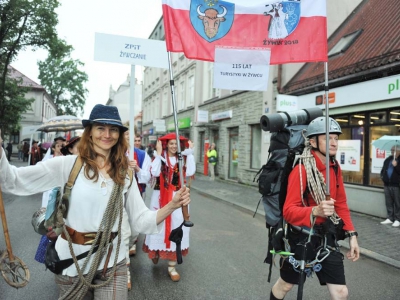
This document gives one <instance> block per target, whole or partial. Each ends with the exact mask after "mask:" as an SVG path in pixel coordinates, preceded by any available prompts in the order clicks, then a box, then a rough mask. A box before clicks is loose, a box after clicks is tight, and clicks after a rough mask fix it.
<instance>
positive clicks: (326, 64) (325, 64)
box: [324, 62, 331, 200]
mask: <svg viewBox="0 0 400 300" xmlns="http://www.w3.org/2000/svg"><path fill="white" fill-rule="evenodd" d="M324 69H325V121H326V123H325V129H326V132H325V136H326V155H325V166H326V170H329V159H330V157H329V127H330V122H329V98H328V96H329V82H328V62H325V63H324ZM325 182H326V191H325V199H326V200H330V199H331V194H330V176H329V172H328V171H327V172H326V178H325Z"/></svg>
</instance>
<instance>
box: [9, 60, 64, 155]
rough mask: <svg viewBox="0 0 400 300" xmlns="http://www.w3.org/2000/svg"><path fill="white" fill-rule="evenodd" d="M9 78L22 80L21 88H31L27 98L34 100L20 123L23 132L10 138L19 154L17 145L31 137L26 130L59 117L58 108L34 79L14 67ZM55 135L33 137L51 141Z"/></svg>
mask: <svg viewBox="0 0 400 300" xmlns="http://www.w3.org/2000/svg"><path fill="white" fill-rule="evenodd" d="M9 76H10V77H12V78H15V79H18V80H21V83H20V86H21V87H26V88H29V90H28V92H27V93H26V95H25V98H27V99H34V101H33V103H32V104H31V107H30V108H29V109H28V111H27V112H25V113H24V114H22V120H21V123H20V125H21V130H20V131H19V132H16V133H14V134H13V135H11V136H10V141H11V142H12V144H13V153H17V145H18V144H19V143H20V141H22V140H24V139H27V138H30V137H31V135H30V134H25V135H24V134H23V132H24V128H27V127H32V126H39V125H41V124H43V123H44V122H46V121H47V120H49V119H51V118H53V117H55V116H57V107H56V105H55V103H54V101H53V99H52V98H51V96H50V95H49V94H48V93H47V92H46V90H45V88H44V87H42V86H41V85H40V84H38V83H36V82H34V81H33V80H32V79H30V78H28V77H27V76H25V75H24V74H22V73H21V72H19V71H18V70H16V69H15V68H13V67H10V73H9ZM53 135H54V133H48V134H47V133H43V132H36V133H35V134H34V135H33V139H35V140H38V141H47V140H50V139H51V138H52V137H53Z"/></svg>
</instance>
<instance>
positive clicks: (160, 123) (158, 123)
mask: <svg viewBox="0 0 400 300" xmlns="http://www.w3.org/2000/svg"><path fill="white" fill-rule="evenodd" d="M153 126H165V120H163V119H160V120H158V119H155V120H153Z"/></svg>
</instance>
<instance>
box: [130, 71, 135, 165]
mask: <svg viewBox="0 0 400 300" xmlns="http://www.w3.org/2000/svg"><path fill="white" fill-rule="evenodd" d="M135 73H136V67H135V65H131V82H130V83H129V84H130V86H129V87H130V90H129V91H130V96H129V102H130V103H129V160H133V157H134V156H133V154H134V151H135V149H134V141H135V137H134V134H135V85H136V77H135Z"/></svg>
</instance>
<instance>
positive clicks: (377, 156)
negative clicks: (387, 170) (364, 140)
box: [369, 114, 400, 187]
mask: <svg viewBox="0 0 400 300" xmlns="http://www.w3.org/2000/svg"><path fill="white" fill-rule="evenodd" d="M392 115H393V114H392ZM399 117H400V114H399ZM398 128H399V127H398V126H393V125H387V126H371V128H370V134H369V137H370V141H371V147H370V157H371V160H370V161H371V164H370V178H369V184H370V185H372V186H381V187H383V182H382V180H381V178H380V172H381V170H382V166H383V162H384V161H385V159H386V158H387V157H388V156H390V155H391V153H390V150H389V151H387V150H382V149H377V148H375V147H374V146H373V145H372V143H373V142H374V141H375V140H377V139H379V138H380V137H382V136H384V135H399V132H398Z"/></svg>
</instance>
